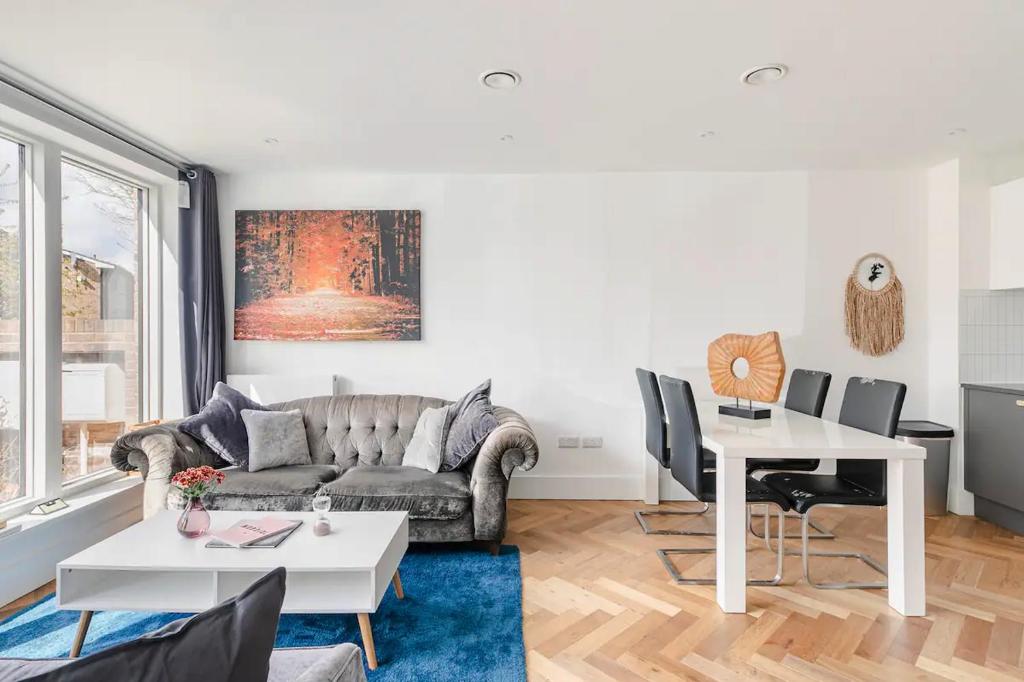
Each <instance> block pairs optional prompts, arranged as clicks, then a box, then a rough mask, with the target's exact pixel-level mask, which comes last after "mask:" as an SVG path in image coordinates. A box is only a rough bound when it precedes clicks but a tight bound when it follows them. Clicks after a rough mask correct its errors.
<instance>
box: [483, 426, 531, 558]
mask: <svg viewBox="0 0 1024 682" xmlns="http://www.w3.org/2000/svg"><path fill="white" fill-rule="evenodd" d="M494 416H495V417H497V418H498V428H496V429H494V431H492V432H491V433H490V435H488V436H487V439H486V440H484V443H483V445H482V446H481V448H480V452H479V453H478V454H477V456H476V460H475V461H474V463H473V473H472V476H471V478H470V483H469V488H470V490H471V491H472V493H473V524H474V526H475V528H474V537H475V538H476V539H477V540H485V541H489V542H500V541H501V539H502V538H503V537H505V529H506V527H507V526H508V514H507V512H506V509H505V502H506V498H507V497H508V481H509V479H510V478H511V477H512V471H513V470H514V469H516V468H517V467H518V468H519V469H521V470H523V471H529V470H530V469H532V468H533V467H534V466H535V465H536V464H537V458H538V457H539V455H540V452H539V450H538V448H537V438H536V437H535V436H534V435H533V429H531V428H530V425H529V424H528V423H527V422H526V420H525V419H523V417H522V416H521V415H520V414H519V413H518V412H515V411H514V410H510V409H508V408H507V407H495V408H494Z"/></svg>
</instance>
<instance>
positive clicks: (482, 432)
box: [441, 379, 498, 471]
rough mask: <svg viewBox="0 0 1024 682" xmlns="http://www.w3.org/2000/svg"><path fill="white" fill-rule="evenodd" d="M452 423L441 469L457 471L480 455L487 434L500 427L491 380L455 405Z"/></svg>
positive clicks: (450, 417)
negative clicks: (492, 396)
mask: <svg viewBox="0 0 1024 682" xmlns="http://www.w3.org/2000/svg"><path fill="white" fill-rule="evenodd" d="M448 423H449V426H448V428H447V430H446V433H445V435H444V459H443V461H442V463H441V471H455V470H456V469H459V468H460V467H462V466H464V465H465V464H466V463H467V462H469V461H470V460H471V459H473V458H474V457H476V455H477V453H478V452H480V446H482V445H483V444H484V440H485V439H486V438H487V436H488V435H489V434H490V433H491V431H493V430H494V429H496V428H498V419H497V417H495V416H494V406H493V405H491V380H490V379H488V380H487V381H485V382H484V383H482V384H480V385H479V386H477V387H476V388H474V389H473V390H472V391H470V392H469V393H467V394H466V395H464V396H462V398H460V399H459V401H458V402H456V403H455V404H454V405H452V406H451V410H450V411H449V413H448Z"/></svg>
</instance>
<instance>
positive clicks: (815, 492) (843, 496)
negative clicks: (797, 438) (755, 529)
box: [761, 473, 885, 514]
mask: <svg viewBox="0 0 1024 682" xmlns="http://www.w3.org/2000/svg"><path fill="white" fill-rule="evenodd" d="M761 482H762V483H764V484H766V486H767V487H769V488H771V489H772V490H773V491H774V492H775V493H776V494H778V495H782V496H783V497H784V498H786V500H787V503H788V504H790V506H791V507H792V508H793V509H794V510H796V511H797V512H798V513H800V514H803V513H804V512H806V511H807V510H808V509H810V508H811V507H813V506H815V505H818V504H845V505H861V506H872V507H884V506H885V493H884V492H883V493H882V494H879V493H878V492H876V491H873V490H868V489H867V488H865V487H863V486H860V485H858V484H856V483H854V482H852V481H849V480H847V479H844V478H839V477H837V476H819V475H817V474H790V473H779V474H768V475H767V476H765V477H764V478H762V479H761Z"/></svg>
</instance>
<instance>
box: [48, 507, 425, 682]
mask: <svg viewBox="0 0 1024 682" xmlns="http://www.w3.org/2000/svg"><path fill="white" fill-rule="evenodd" d="M271 513H272V514H274V515H278V516H281V517H282V518H287V519H302V520H303V524H302V526H300V527H299V528H297V529H296V530H295V531H294V532H293V533H292V534H291V536H290V537H288V538H287V539H286V540H285V541H284V542H282V543H281V545H280V546H279V547H276V548H274V549H257V548H253V549H234V548H225V549H215V548H212V547H211V548H207V547H206V546H205V545H206V543H207V542H208V541H209V536H203V537H200V538H197V539H195V540H189V539H186V538H183V537H182V536H181V535H179V534H178V532H177V530H176V529H175V524H176V522H177V519H178V514H179V512H175V511H169V510H168V511H163V512H160V513H159V514H157V515H155V516H153V517H151V518H149V519H146V520H145V521H142V522H141V523H137V524H135V525H134V526H131V527H129V528H126V529H125V530H123V531H121V532H120V533H117V534H116V535H113V536H111V537H109V538H107V539H106V540H103V541H102V542H100V543H97V544H95V545H93V546H92V547H90V548H88V549H86V550H85V551H82V552H79V553H78V554H76V555H74V556H72V557H70V558H68V559H65V560H64V561H62V562H60V563H59V564H58V565H57V607H58V608H61V609H65V610H73V611H81V612H82V617H81V620H80V621H79V624H78V632H77V633H76V635H75V640H74V643H73V645H72V647H71V656H72V657H75V656H78V654H79V653H80V652H81V650H82V642H83V641H84V640H85V635H86V632H87V631H88V629H89V622H90V620H91V619H92V612H93V611H170V612H184V613H193V612H199V611H203V610H205V609H208V608H210V607H212V606H215V605H216V604H219V603H220V602H222V601H224V600H225V599H228V598H230V597H233V596H235V595H237V594H239V593H240V592H242V591H243V590H245V588H247V587H249V585H251V584H252V583H253V582H254V581H256V580H257V579H258V578H260V577H261V576H263V575H264V574H266V573H267V572H268V571H270V570H272V569H274V568H277V567H278V566H284V567H285V568H286V569H287V570H288V581H287V591H286V592H285V597H284V605H283V607H282V609H281V611H282V612H284V613H355V614H357V615H358V618H359V629H360V632H361V633H362V636H363V648H364V649H365V651H366V660H367V663H368V665H369V666H370V668H371V669H375V668H376V667H377V656H376V652H375V650H374V646H373V633H372V631H371V629H370V614H371V613H375V612H376V610H377V607H378V606H379V605H380V601H381V599H382V598H383V597H384V593H385V592H386V591H387V588H388V584H389V583H393V584H394V586H395V594H396V595H397V596H398V598H399V599H402V598H403V597H404V595H403V593H402V582H401V578H400V577H399V575H398V564H399V563H400V562H401V560H402V557H403V556H405V551H406V549H408V547H409V519H408V514H407V513H406V512H331V513H330V514H329V517H330V520H331V527H332V532H331V534H330V535H328V536H324V537H317V536H315V535H313V522H314V520H315V519H316V514H315V513H313V512H228V511H216V512H211V513H210V514H211V516H212V523H211V528H212V529H220V528H226V527H228V526H230V525H231V524H233V523H235V522H236V521H238V520H240V519H253V518H260V517H262V516H266V515H268V514H271Z"/></svg>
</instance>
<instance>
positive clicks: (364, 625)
mask: <svg viewBox="0 0 1024 682" xmlns="http://www.w3.org/2000/svg"><path fill="white" fill-rule="evenodd" d="M356 615H358V616H359V632H360V634H362V636H363V650H364V651H365V652H366V665H367V666H368V667H369V668H370V670H376V669H377V650H376V649H374V648H373V630H371V629H370V614H368V613H359V614H356Z"/></svg>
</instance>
